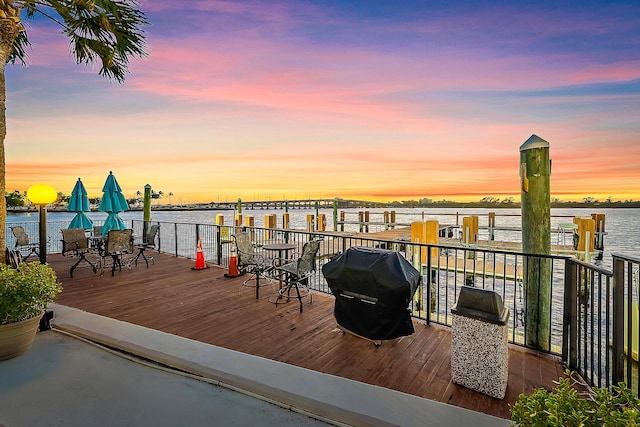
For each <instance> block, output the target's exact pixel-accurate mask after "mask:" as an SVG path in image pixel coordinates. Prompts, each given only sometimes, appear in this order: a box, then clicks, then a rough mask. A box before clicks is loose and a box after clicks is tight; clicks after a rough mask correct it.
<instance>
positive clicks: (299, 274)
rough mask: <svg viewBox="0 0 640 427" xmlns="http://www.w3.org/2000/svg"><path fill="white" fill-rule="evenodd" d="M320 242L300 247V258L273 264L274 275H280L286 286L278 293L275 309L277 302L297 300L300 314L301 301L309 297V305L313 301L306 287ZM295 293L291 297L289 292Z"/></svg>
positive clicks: (316, 241) (311, 242) (313, 268)
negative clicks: (293, 291)
mask: <svg viewBox="0 0 640 427" xmlns="http://www.w3.org/2000/svg"><path fill="white" fill-rule="evenodd" d="M320 242H321V240H309V241H308V242H307V243H305V244H304V246H303V247H302V253H301V254H300V257H299V258H298V259H296V260H294V261H292V262H289V263H286V264H282V265H278V264H277V263H274V273H275V274H282V275H283V276H284V278H283V281H284V282H285V283H286V285H285V286H284V287H283V288H282V289H280V291H279V292H278V297H277V299H276V301H275V303H276V307H277V306H278V302H280V301H282V300H286V301H289V300H290V299H291V298H297V299H298V301H299V302H300V312H301V313H302V299H303V298H306V297H309V303H311V302H312V301H313V296H312V295H311V289H309V287H308V282H309V278H310V277H311V276H312V275H313V272H314V271H316V256H317V255H318V251H319V250H320ZM294 289H295V291H296V294H295V295H293V296H292V295H291V291H292V290H294Z"/></svg>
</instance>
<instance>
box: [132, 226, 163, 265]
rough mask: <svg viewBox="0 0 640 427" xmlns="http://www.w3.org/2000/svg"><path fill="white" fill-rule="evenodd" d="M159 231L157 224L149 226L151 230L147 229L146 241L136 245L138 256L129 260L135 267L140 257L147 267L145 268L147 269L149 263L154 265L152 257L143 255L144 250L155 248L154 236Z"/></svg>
mask: <svg viewBox="0 0 640 427" xmlns="http://www.w3.org/2000/svg"><path fill="white" fill-rule="evenodd" d="M159 230H160V225H159V224H154V225H152V226H151V228H149V231H147V236H146V239H144V240H143V241H142V242H140V243H137V244H136V247H137V248H138V254H137V255H136V256H135V258H133V259H132V260H131V262H134V263H135V264H136V265H138V259H139V258H141V257H142V259H144V262H145V264H146V265H147V268H149V261H151V263H152V264H155V263H156V262H155V261H154V260H153V257H152V256H147V254H146V253H145V250H146V249H149V248H151V249H155V248H156V236H157V235H158V231H159Z"/></svg>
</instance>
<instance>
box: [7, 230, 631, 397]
mask: <svg viewBox="0 0 640 427" xmlns="http://www.w3.org/2000/svg"><path fill="white" fill-rule="evenodd" d="M151 224H159V225H160V228H159V231H158V236H157V240H156V249H157V250H158V251H160V252H163V253H168V254H173V255H175V256H179V257H185V258H189V259H195V257H196V247H197V245H198V240H199V239H200V240H201V242H202V247H203V251H204V256H205V260H206V261H207V262H209V263H212V264H216V265H221V266H227V265H228V263H229V256H230V249H231V248H230V246H231V245H230V244H229V243H230V242H231V236H232V235H233V234H235V233H236V232H237V231H241V230H243V231H249V232H250V233H251V234H252V240H253V241H254V243H255V244H256V245H257V246H258V247H260V246H262V245H264V244H266V243H270V242H273V241H284V242H288V243H294V244H296V245H297V247H298V251H300V250H301V249H302V246H303V244H304V243H305V242H307V241H309V240H311V239H314V238H321V239H322V245H321V250H320V253H319V260H318V266H317V270H316V272H315V274H314V275H313V276H312V277H311V279H310V281H309V286H310V287H311V288H312V289H313V290H315V291H318V292H324V293H330V290H329V287H328V285H327V283H326V281H325V279H324V276H323V275H322V266H323V265H324V264H325V263H327V262H329V261H330V260H331V259H332V258H333V257H334V256H335V255H337V254H340V253H342V252H344V251H345V250H346V249H348V248H349V247H352V246H366V247H376V248H383V249H390V250H395V251H398V252H400V253H402V254H403V255H404V256H405V257H406V258H407V259H408V260H410V261H411V262H412V264H413V265H414V266H415V267H416V268H417V269H419V271H420V272H421V274H422V281H421V285H420V286H419V288H418V290H417V291H416V293H415V296H414V298H413V300H412V301H411V304H410V307H409V308H410V309H411V312H412V315H413V317H414V318H417V319H421V320H424V321H425V322H426V323H437V324H442V325H451V322H452V318H451V314H450V313H451V308H452V307H453V305H454V304H455V303H456V301H457V298H458V294H459V291H460V288H461V287H462V286H475V287H480V288H483V289H490V290H492V291H495V292H497V293H498V294H500V295H501V296H502V299H503V302H504V304H505V306H506V307H508V309H509V311H510V318H509V323H508V328H509V341H510V342H511V343H513V344H515V345H519V346H523V347H527V348H533V349H536V350H539V351H543V352H546V353H551V354H554V355H558V356H560V357H561V358H562V360H563V361H564V362H565V363H566V364H567V366H568V367H569V368H570V369H572V370H576V371H577V372H579V373H580V374H581V376H582V377H583V378H584V379H585V380H586V381H587V382H588V383H589V384H590V385H592V386H597V387H609V386H611V385H612V384H616V383H618V382H620V381H623V382H625V383H626V384H628V385H629V386H630V387H633V389H634V390H635V392H636V393H637V394H638V395H640V381H638V343H639V342H640V327H639V326H638V319H639V314H638V307H639V305H640V303H639V296H640V259H637V258H632V257H628V256H624V255H618V254H614V255H613V271H608V270H606V269H603V268H600V267H598V266H595V265H593V264H589V263H586V262H583V261H580V260H578V259H576V258H573V257H568V256H560V255H534V254H523V253H517V252H510V251H504V250H494V249H486V248H479V247H474V246H467V247H463V246H447V245H432V244H418V243H412V242H407V241H398V240H378V239H372V238H362V237H354V236H352V235H349V234H345V233H331V232H308V231H303V230H282V229H269V228H261V227H247V226H239V227H236V226H217V225H212V224H191V223H172V222H158V221H152V222H151ZM8 225H22V226H24V227H25V230H26V231H27V233H28V234H30V235H31V236H37V235H38V233H37V223H33V222H30V223H21V224H8ZM127 225H130V226H131V228H132V229H133V230H134V234H135V235H136V236H142V234H143V226H144V222H143V221H141V220H133V221H130V222H128V223H127ZM66 226H67V223H66V222H65V223H48V230H49V235H48V236H49V239H48V249H47V250H48V252H49V253H56V252H61V243H60V239H61V234H60V229H62V228H66ZM6 237H7V246H8V247H12V246H13V245H14V242H15V240H14V238H13V235H12V234H11V231H10V229H9V227H7V236H6ZM292 255H293V254H292ZM541 272H542V273H541ZM527 290H529V292H531V291H532V290H534V291H535V292H537V295H536V296H537V297H539V298H535V299H536V300H537V301H542V304H540V305H539V306H536V307H527V303H526V301H527ZM536 319H537V320H538V321H536Z"/></svg>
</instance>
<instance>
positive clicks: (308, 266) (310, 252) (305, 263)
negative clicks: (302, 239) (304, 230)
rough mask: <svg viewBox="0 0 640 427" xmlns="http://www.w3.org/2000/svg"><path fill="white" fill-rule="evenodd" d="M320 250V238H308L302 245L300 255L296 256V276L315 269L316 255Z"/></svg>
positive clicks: (301, 275)
mask: <svg viewBox="0 0 640 427" xmlns="http://www.w3.org/2000/svg"><path fill="white" fill-rule="evenodd" d="M318 250H320V240H309V241H308V242H307V243H305V244H304V246H303V247H302V255H300V258H298V277H303V276H304V275H306V274H308V273H310V272H312V271H315V270H316V256H317V255H318Z"/></svg>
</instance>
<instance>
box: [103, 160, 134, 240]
mask: <svg viewBox="0 0 640 427" xmlns="http://www.w3.org/2000/svg"><path fill="white" fill-rule="evenodd" d="M102 193H103V195H102V199H101V200H100V206H99V207H98V210H99V211H100V212H107V214H108V215H107V219H106V220H105V221H104V224H103V225H102V235H103V236H105V235H106V234H107V233H108V232H109V230H124V229H126V228H127V226H126V225H125V223H124V221H123V220H122V218H120V215H118V213H120V212H124V211H127V210H129V205H128V204H127V200H126V199H125V198H124V195H123V194H122V188H120V185H119V184H118V181H116V177H115V176H113V172H111V171H109V176H108V177H107V180H106V181H105V183H104V187H102Z"/></svg>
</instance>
